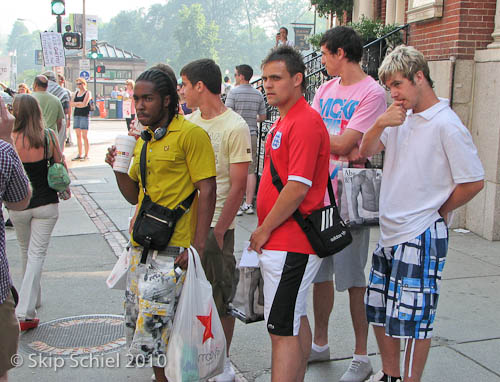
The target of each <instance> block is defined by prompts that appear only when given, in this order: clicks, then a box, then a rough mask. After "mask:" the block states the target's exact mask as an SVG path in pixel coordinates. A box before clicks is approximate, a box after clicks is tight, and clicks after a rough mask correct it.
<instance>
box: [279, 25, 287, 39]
mask: <svg viewBox="0 0 500 382" xmlns="http://www.w3.org/2000/svg"><path fill="white" fill-rule="evenodd" d="M282 29H284V30H285V32H286V36H287V37H288V29H286V28H285V27H281V28H280V30H282Z"/></svg>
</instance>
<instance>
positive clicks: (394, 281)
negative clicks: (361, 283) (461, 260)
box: [365, 218, 448, 339]
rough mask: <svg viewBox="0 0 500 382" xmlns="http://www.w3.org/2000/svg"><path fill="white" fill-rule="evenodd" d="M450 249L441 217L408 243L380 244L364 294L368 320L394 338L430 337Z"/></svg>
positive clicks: (373, 259) (373, 258) (446, 230)
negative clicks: (383, 327)
mask: <svg viewBox="0 0 500 382" xmlns="http://www.w3.org/2000/svg"><path fill="white" fill-rule="evenodd" d="M447 251H448V228H447V227H446V224H445V222H444V220H443V219H442V218H440V219H438V220H436V221H435V222H434V223H433V224H432V225H431V226H430V227H429V228H427V229H426V230H425V232H424V233H422V234H421V235H419V236H418V237H416V238H415V239H413V240H409V241H408V242H406V243H402V244H398V245H395V246H393V247H381V246H380V245H378V246H377V248H376V249H375V252H374V253H373V257H372V261H373V264H372V269H371V272H370V280H369V284H368V288H367V291H366V295H365V303H366V316H367V319H368V322H369V323H371V324H373V325H377V326H385V332H386V334H387V335H389V336H391V337H398V338H415V339H426V338H431V337H432V330H433V322H434V318H435V315H436V309H437V305H438V299H439V288H440V284H441V273H442V271H443V268H444V264H445V260H446V253H447Z"/></svg>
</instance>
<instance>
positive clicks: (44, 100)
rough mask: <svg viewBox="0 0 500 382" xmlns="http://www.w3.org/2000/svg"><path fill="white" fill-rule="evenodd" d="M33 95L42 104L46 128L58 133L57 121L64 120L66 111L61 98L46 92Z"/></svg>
mask: <svg viewBox="0 0 500 382" xmlns="http://www.w3.org/2000/svg"><path fill="white" fill-rule="evenodd" d="M31 95H32V96H33V97H35V98H36V99H37V100H38V103H39V104H40V109H42V116H43V121H44V123H45V127H47V128H49V129H52V130H54V131H55V132H56V133H58V130H57V121H58V120H62V119H63V118H64V110H63V107H62V103H61V101H59V98H57V97H56V96H55V95H52V94H50V93H48V92H46V91H45V92H33V93H32V94H31Z"/></svg>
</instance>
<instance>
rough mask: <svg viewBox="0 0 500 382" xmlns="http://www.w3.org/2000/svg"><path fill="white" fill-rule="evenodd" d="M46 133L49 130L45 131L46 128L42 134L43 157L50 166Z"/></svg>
mask: <svg viewBox="0 0 500 382" xmlns="http://www.w3.org/2000/svg"><path fill="white" fill-rule="evenodd" d="M48 133H49V132H48V131H47V129H43V135H44V139H43V141H44V145H43V158H44V159H45V160H46V161H47V167H48V166H50V158H49V157H48V156H49V149H48V146H49V144H50V142H49V137H48Z"/></svg>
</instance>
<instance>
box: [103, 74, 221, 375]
mask: <svg viewBox="0 0 500 382" xmlns="http://www.w3.org/2000/svg"><path fill="white" fill-rule="evenodd" d="M134 99H135V104H136V111H137V118H138V119H139V121H140V122H141V123H142V124H143V125H144V126H147V129H146V130H145V131H143V133H142V135H141V138H139V139H138V140H137V143H136V146H135V150H134V159H133V163H132V166H131V168H130V170H129V172H128V174H126V173H121V172H117V171H115V176H116V180H117V183H118V187H119V189H120V192H121V193H122V195H123V196H124V197H125V199H126V200H127V201H128V202H129V203H131V204H133V205H135V204H137V203H139V205H140V210H141V209H142V208H143V207H144V206H145V207H147V206H148V205H151V203H154V208H159V209H164V208H168V209H171V210H173V209H175V208H176V207H178V206H179V204H181V203H183V202H184V201H186V199H187V198H189V197H190V195H195V199H194V201H193V203H192V204H191V208H188V209H187V211H186V212H185V213H184V214H183V215H182V216H181V217H180V219H179V220H178V221H177V223H176V225H175V230H174V232H173V235H172V237H171V240H170V242H169V243H168V247H167V248H166V249H165V250H161V251H153V250H150V251H149V252H148V251H147V248H144V247H143V246H141V245H140V244H139V243H138V242H136V241H135V239H134V231H133V232H132V234H131V243H132V248H131V249H130V255H131V264H132V265H131V268H130V270H129V274H128V277H127V290H126V292H125V335H126V340H127V346H128V348H129V352H130V353H131V354H132V356H134V357H138V359H139V360H141V359H142V361H141V363H142V364H144V361H145V362H146V363H147V364H151V365H152V366H153V370H154V374H155V378H156V381H157V382H165V381H167V379H166V377H165V371H164V367H165V366H166V361H167V359H166V354H167V344H168V340H169V338H170V334H171V333H170V331H171V328H172V324H173V320H174V316H175V311H176V307H177V302H178V299H179V296H180V293H181V291H182V285H183V281H184V273H183V272H182V273H181V274H178V273H177V272H176V271H175V270H174V269H175V268H176V267H177V265H179V266H180V267H181V268H182V269H186V268H187V264H188V257H187V250H186V248H187V247H189V246H190V245H192V246H193V247H195V248H196V250H197V251H198V253H199V254H200V256H202V257H203V253H204V249H205V241H206V238H207V234H208V230H209V228H210V221H211V220H212V215H213V211H214V207H215V195H216V194H215V187H216V185H215V156H214V152H213V149H212V145H211V143H210V138H209V136H208V134H207V133H206V132H205V131H204V130H203V129H201V128H200V127H199V126H196V125H194V124H193V123H191V122H189V121H187V120H185V119H184V117H183V116H182V115H178V108H179V103H178V97H177V91H176V84H175V81H172V79H171V78H170V76H169V75H168V74H166V73H165V72H164V71H162V70H158V69H154V68H152V69H148V70H146V71H145V72H143V73H142V74H141V75H140V76H139V77H138V78H137V81H136V83H135V87H134ZM143 148H144V149H145V151H144V153H145V154H146V158H147V159H146V160H145V161H143V159H141V153H142V151H143ZM115 157H116V147H114V146H112V147H110V148H109V149H108V153H107V154H106V163H108V164H109V165H110V166H113V162H114V160H115ZM141 165H143V166H145V171H144V174H145V175H146V174H147V177H146V178H143V176H142V175H141ZM144 181H145V183H144ZM139 214H140V212H139ZM143 251H144V256H145V258H143ZM142 260H144V262H143V261H142Z"/></svg>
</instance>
